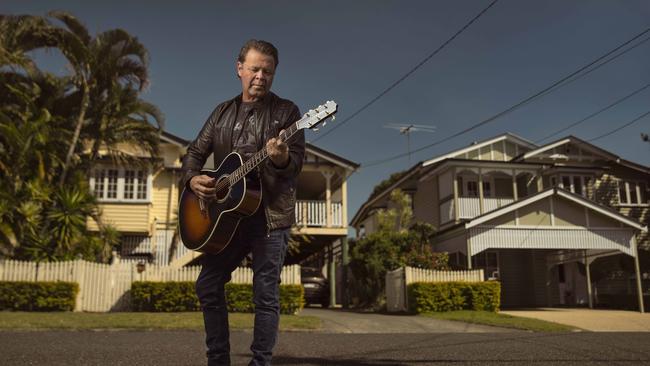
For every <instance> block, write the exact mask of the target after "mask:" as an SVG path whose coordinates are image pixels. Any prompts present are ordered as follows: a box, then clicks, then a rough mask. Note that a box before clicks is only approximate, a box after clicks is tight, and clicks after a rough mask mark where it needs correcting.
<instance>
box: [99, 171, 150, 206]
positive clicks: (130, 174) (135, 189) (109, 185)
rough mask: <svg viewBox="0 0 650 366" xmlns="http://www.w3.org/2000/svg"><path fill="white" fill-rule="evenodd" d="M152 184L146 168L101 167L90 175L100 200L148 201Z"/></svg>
mask: <svg viewBox="0 0 650 366" xmlns="http://www.w3.org/2000/svg"><path fill="white" fill-rule="evenodd" d="M150 186H151V183H150V179H149V174H148V172H146V171H144V170H136V169H123V168H99V169H97V170H95V172H94V174H93V175H91V177H90V188H91V190H92V191H93V193H94V194H95V197H97V198H98V200H99V201H117V202H121V201H133V202H146V201H148V200H149V199H150V197H149V191H150V188H151V187H150Z"/></svg>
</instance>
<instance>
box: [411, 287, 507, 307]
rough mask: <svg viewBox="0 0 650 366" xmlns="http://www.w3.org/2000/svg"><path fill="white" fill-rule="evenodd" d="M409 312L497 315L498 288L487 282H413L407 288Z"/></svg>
mask: <svg viewBox="0 0 650 366" xmlns="http://www.w3.org/2000/svg"><path fill="white" fill-rule="evenodd" d="M407 292H408V303H409V311H411V312H414V313H426V312H440V311H453V310H463V309H471V310H484V311H498V310H499V306H500V296H501V284H500V283H499V282H496V281H490V282H416V283H411V284H409V285H408V286H407Z"/></svg>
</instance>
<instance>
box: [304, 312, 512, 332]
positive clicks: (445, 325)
mask: <svg viewBox="0 0 650 366" xmlns="http://www.w3.org/2000/svg"><path fill="white" fill-rule="evenodd" d="M300 314H301V315H309V316H315V317H317V318H320V319H321V320H322V321H323V329H322V330H321V332H324V333H363V334H376V333H499V332H509V333H512V332H513V331H514V330H512V329H505V328H498V327H490V326H486V325H477V324H469V323H463V322H456V321H450V320H439V319H433V318H429V317H424V316H413V315H388V314H375V313H360V312H354V311H349V310H343V309H322V308H304V309H303V310H302V312H301V313H300ZM514 332H516V331H514Z"/></svg>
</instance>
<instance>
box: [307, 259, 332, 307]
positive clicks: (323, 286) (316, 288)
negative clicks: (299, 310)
mask: <svg viewBox="0 0 650 366" xmlns="http://www.w3.org/2000/svg"><path fill="white" fill-rule="evenodd" d="M300 282H301V283H302V286H303V287H304V288H305V303H306V304H307V305H309V304H321V305H322V306H323V307H324V308H326V307H328V306H329V305H330V284H329V281H328V280H327V278H325V276H323V273H322V272H321V271H320V270H319V269H318V268H311V267H302V268H301V269H300Z"/></svg>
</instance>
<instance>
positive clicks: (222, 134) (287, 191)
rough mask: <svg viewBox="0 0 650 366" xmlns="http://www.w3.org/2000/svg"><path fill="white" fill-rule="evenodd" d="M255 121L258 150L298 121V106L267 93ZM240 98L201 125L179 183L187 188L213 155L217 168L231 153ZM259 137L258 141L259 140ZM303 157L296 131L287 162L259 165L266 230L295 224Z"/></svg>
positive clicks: (301, 137) (301, 134)
mask: <svg viewBox="0 0 650 366" xmlns="http://www.w3.org/2000/svg"><path fill="white" fill-rule="evenodd" d="M262 102H263V103H262V104H263V107H262V108H260V110H259V112H256V113H258V115H257V116H256V117H257V118H256V120H258V121H261V122H262V123H256V126H257V129H258V130H257V131H256V136H258V139H257V147H258V150H261V149H262V148H263V147H264V146H265V145H266V142H267V141H268V140H270V139H271V138H272V137H277V136H278V134H279V133H280V130H282V129H285V128H288V127H289V126H291V124H292V123H293V122H296V121H297V120H299V119H300V112H299V110H298V107H297V106H296V105H295V104H294V103H293V102H291V101H289V100H286V99H282V98H280V97H278V96H277V95H275V94H273V93H269V94H268V95H267V96H265V97H264V98H263V100H262ZM240 103H241V95H238V96H237V97H235V98H233V99H231V100H228V101H226V102H223V103H221V104H219V105H218V106H217V108H215V110H214V111H213V112H212V114H210V117H209V118H208V120H207V121H206V122H205V125H203V128H202V129H201V132H199V135H198V137H197V138H196V140H194V141H193V142H192V143H191V144H190V146H189V148H188V149H187V155H185V157H184V158H183V170H184V172H185V174H184V176H183V178H182V180H181V184H182V186H185V185H186V184H187V188H189V180H190V179H191V178H192V177H194V176H195V175H199V173H200V170H201V169H202V167H203V165H204V164H205V161H206V159H207V158H208V156H210V154H211V153H214V162H215V165H216V166H219V164H220V163H221V161H222V160H223V159H224V158H225V157H226V155H228V154H230V152H232V131H233V125H234V123H235V120H236V118H237V110H238V107H239V104H240ZM260 136H261V138H259V137H260ZM304 156H305V133H304V131H303V130H300V131H298V132H297V133H296V135H295V136H294V137H293V138H291V140H290V141H289V163H288V165H287V166H286V167H282V168H277V167H276V166H275V165H273V163H272V162H271V160H270V159H267V160H266V161H265V162H264V163H262V164H261V165H260V170H259V173H260V178H261V181H262V207H263V208H264V211H265V214H266V222H267V228H268V230H273V229H279V228H287V227H290V226H292V225H293V224H294V223H295V207H296V178H297V176H298V174H299V173H300V170H301V169H302V162H303V158H304Z"/></svg>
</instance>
